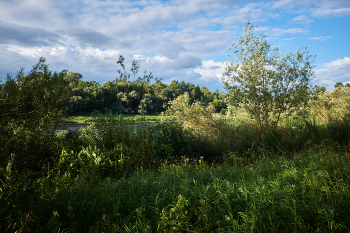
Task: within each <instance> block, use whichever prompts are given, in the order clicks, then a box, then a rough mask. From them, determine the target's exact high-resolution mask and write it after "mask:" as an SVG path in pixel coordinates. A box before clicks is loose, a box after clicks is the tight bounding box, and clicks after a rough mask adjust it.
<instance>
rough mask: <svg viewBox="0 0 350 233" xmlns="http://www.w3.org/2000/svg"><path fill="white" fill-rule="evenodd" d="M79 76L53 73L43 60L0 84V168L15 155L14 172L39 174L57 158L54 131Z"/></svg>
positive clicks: (66, 107) (64, 72) (8, 77)
mask: <svg viewBox="0 0 350 233" xmlns="http://www.w3.org/2000/svg"><path fill="white" fill-rule="evenodd" d="M79 78H80V76H79V75H74V74H72V73H67V71H66V70H64V71H62V72H59V73H57V72H55V73H52V72H51V71H49V69H48V65H46V64H45V58H43V57H42V58H40V60H39V62H38V63H37V64H36V65H34V66H33V68H32V69H31V71H30V72H29V73H28V74H27V75H24V74H23V69H21V70H20V71H19V72H18V73H17V75H16V77H15V78H12V77H11V76H10V75H7V80H6V81H5V82H4V83H1V84H0V167H4V166H6V163H7V161H8V160H9V159H10V158H11V157H12V155H15V158H14V163H13V168H15V169H16V170H19V171H21V170H32V171H33V170H34V171H38V170H40V169H41V166H42V165H43V164H44V163H47V162H52V161H53V159H54V156H55V155H57V153H56V151H55V148H54V147H53V146H52V145H53V144H54V143H53V142H54V141H55V131H54V130H53V129H54V127H55V126H56V125H57V124H58V122H59V120H60V118H61V117H62V116H63V115H64V114H65V113H66V111H67V109H68V106H69V104H68V103H69V100H70V98H71V96H70V94H71V91H72V88H73V87H74V85H76V83H77V82H78V80H79Z"/></svg>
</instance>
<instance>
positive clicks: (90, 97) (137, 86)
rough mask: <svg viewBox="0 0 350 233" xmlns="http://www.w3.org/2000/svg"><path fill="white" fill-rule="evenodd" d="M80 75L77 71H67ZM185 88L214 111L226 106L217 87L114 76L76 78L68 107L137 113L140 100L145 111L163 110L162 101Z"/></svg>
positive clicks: (178, 94)
mask: <svg viewBox="0 0 350 233" xmlns="http://www.w3.org/2000/svg"><path fill="white" fill-rule="evenodd" d="M69 75H74V76H77V77H81V75H80V74H79V73H73V72H71V73H69ZM185 92H187V93H189V94H190V98H191V99H190V101H191V103H193V102H194V101H195V100H197V101H200V102H201V103H202V104H203V105H207V104H209V103H212V104H214V106H215V107H216V111H217V112H220V111H222V112H224V111H225V108H226V104H225V98H226V94H225V93H224V92H220V93H219V91H218V90H216V91H215V92H213V93H212V92H210V91H209V89H208V88H207V87H199V85H197V86H195V85H194V84H192V83H185V82H184V81H181V82H179V81H175V80H174V81H172V82H171V84H170V85H167V84H165V83H163V82H161V81H159V80H157V81H156V82H155V83H151V82H150V81H147V80H141V79H140V80H136V81H127V80H124V79H120V78H117V79H115V80H113V81H106V82H104V83H103V85H102V86H101V85H100V84H99V83H97V82H95V81H82V80H79V82H78V84H77V86H76V87H74V89H73V90H72V93H71V100H70V111H71V113H74V112H81V111H87V112H92V111H101V112H104V111H105V110H106V109H109V110H112V111H113V112H116V113H121V114H138V111H139V109H140V105H141V103H145V102H148V103H149V106H148V113H149V114H152V113H153V114H157V113H161V112H163V111H164V110H165V107H164V106H165V105H164V104H167V103H168V102H169V101H172V100H174V99H175V98H177V97H178V96H180V95H182V94H184V93H185Z"/></svg>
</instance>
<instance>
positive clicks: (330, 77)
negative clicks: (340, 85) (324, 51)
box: [315, 57, 350, 90]
mask: <svg viewBox="0 0 350 233" xmlns="http://www.w3.org/2000/svg"><path fill="white" fill-rule="evenodd" d="M322 67H324V68H322V69H319V70H316V72H315V83H316V84H317V85H320V86H325V87H326V88H327V90H331V89H333V86H334V84H335V83H337V82H348V81H349V79H350V58H349V57H344V58H343V59H337V60H335V61H331V62H329V63H324V64H323V65H322ZM344 79H345V80H344ZM346 79H347V80H346Z"/></svg>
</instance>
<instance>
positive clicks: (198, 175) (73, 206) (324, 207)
mask: <svg viewBox="0 0 350 233" xmlns="http://www.w3.org/2000/svg"><path fill="white" fill-rule="evenodd" d="M325 151H327V153H325ZM91 153H92V154H93V153H96V156H97V154H98V153H100V152H98V150H96V149H94V148H89V149H87V150H84V151H82V152H81V155H80V158H81V159H82V158H83V157H85V159H88V157H89V158H90V160H89V161H90V162H88V164H85V165H86V167H90V166H91V168H92V166H96V167H100V166H101V162H102V161H103V159H102V160H101V161H99V162H96V160H95V159H91V158H95V157H94V156H93V155H92V154H91ZM83 154H84V156H83ZM88 154H90V155H88ZM97 157H98V156H97ZM71 159H73V156H72V158H71ZM85 159H83V160H84V161H85ZM85 162H87V160H86V161H85ZM90 171H92V170H90ZM349 174H350V158H349V154H348V152H346V151H342V152H336V151H334V150H333V149H332V148H327V147H321V148H319V149H318V150H317V151H310V152H304V153H301V154H294V156H293V157H283V156H278V157H265V158H261V159H259V160H253V159H249V160H248V159H246V160H237V161H236V163H234V164H233V166H232V165H230V166H228V165H225V164H222V165H220V166H218V167H210V166H208V165H207V164H205V163H204V162H203V161H202V160H200V161H194V160H188V159H183V160H182V161H181V163H179V164H178V165H174V164H172V165H164V166H162V167H161V169H159V170H150V171H144V172H136V173H134V174H133V175H131V176H130V177H127V178H123V179H118V180H116V179H112V178H107V179H101V180H100V181H99V182H92V181H91V180H93V179H96V177H95V176H96V173H95V172H92V173H91V174H90V173H85V175H84V176H76V177H72V176H71V177H69V176H67V175H66V173H60V174H58V175H56V176H54V177H51V178H45V179H40V180H37V181H36V182H35V183H34V186H33V187H32V192H31V194H28V193H25V192H22V193H21V192H20V190H18V189H16V190H17V192H15V193H11V194H10V189H9V188H8V187H9V186H13V185H17V186H16V187H24V181H23V180H22V181H21V180H13V181H12V183H10V182H9V183H7V184H6V185H7V186H6V187H5V186H2V188H4V189H3V190H6V192H5V193H4V194H5V195H3V196H1V197H0V198H1V201H2V203H5V204H6V205H5V206H4V207H3V209H2V210H5V211H1V212H0V214H1V218H0V230H1V231H3V232H5V231H6V229H7V228H9V229H10V231H16V230H17V231H32V230H34V229H35V230H36V231H38V232H55V231H58V230H59V229H60V230H64V231H66V232H89V231H91V232H101V231H104V232H164V231H165V232H211V231H215V230H216V231H219V232H232V231H233V232H251V231H253V232H266V231H269V232H281V231H283V232H284V231H288V232H292V231H298V232H347V231H348V230H349V229H348V226H349V222H350V218H349V208H350V205H349V203H350V199H349V192H348V190H349V185H348V184H349V182H350V176H349ZM20 184H21V185H22V186H18V185H20ZM12 191H13V190H12ZM9 194H10V195H9ZM6 197H7V199H6V200H4V199H5V198H6ZM23 197H26V198H27V199H26V202H25V201H23V202H22V204H20V203H21V202H19V201H21V200H22V198H23ZM25 203H26V204H25ZM26 207H27V208H29V209H28V210H27V211H25V208H26ZM16 213H17V214H16ZM28 213H29V215H28ZM11 214H13V215H11ZM8 216H11V217H10V218H7V217H8ZM6 218H7V219H6Z"/></svg>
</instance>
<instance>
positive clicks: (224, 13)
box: [0, 0, 350, 91]
mask: <svg viewBox="0 0 350 233" xmlns="http://www.w3.org/2000/svg"><path fill="white" fill-rule="evenodd" d="M248 19H250V20H251V21H252V22H253V23H254V24H255V25H257V26H258V30H259V31H260V32H262V33H264V34H265V35H266V37H267V39H268V42H269V44H271V45H273V46H277V47H279V48H280V49H282V50H285V51H286V52H289V51H296V50H297V49H298V48H299V47H308V48H309V50H310V54H312V55H316V60H315V65H317V67H316V68H315V69H316V73H315V79H314V84H317V85H320V86H324V87H326V88H327V89H328V90H331V89H332V88H333V86H334V84H335V83H336V82H343V83H346V82H350V1H349V0H277V1H259V0H250V1H248V0H247V1H245V0H170V1H157V0H150V1H149V0H140V1H124V0H117V1H114V0H103V1H98V0H80V1H78V0H64V1H57V0H0V64H1V65H0V80H3V81H4V80H5V79H6V74H7V73H9V74H11V75H15V74H16V71H18V70H19V69H20V68H21V67H23V68H26V69H25V71H29V70H30V68H31V66H32V65H34V64H35V63H36V62H37V61H38V59H39V58H40V57H41V56H44V57H45V58H46V60H47V64H49V66H50V70H53V71H61V70H63V69H68V70H70V71H74V72H79V73H81V74H82V75H83V79H84V80H94V81H98V82H99V83H101V84H102V83H103V82H105V81H107V80H114V79H115V78H116V77H117V70H118V69H120V67H119V66H118V65H117V64H116V61H117V60H118V56H119V54H122V55H123V56H124V57H125V59H126V66H127V67H130V64H131V61H132V60H133V59H136V60H138V62H139V63H140V65H141V71H142V72H143V71H144V70H147V72H153V74H154V75H155V76H156V77H158V78H161V79H162V81H163V82H165V83H167V84H169V83H170V82H171V81H172V80H179V81H181V80H185V81H186V82H192V83H194V84H196V85H197V84H199V85H200V86H207V87H209V89H210V90H211V91H215V89H216V88H219V90H220V91H223V90H224V89H223V85H222V84H221V83H220V79H219V77H220V75H222V74H223V73H224V71H225V65H224V63H223V61H224V60H225V59H226V60H227V59H228V58H227V57H226V54H227V47H228V46H229V45H230V44H231V43H232V42H234V41H238V39H239V37H240V36H241V35H242V33H243V30H242V28H243V25H242V22H243V21H246V20H248Z"/></svg>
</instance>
